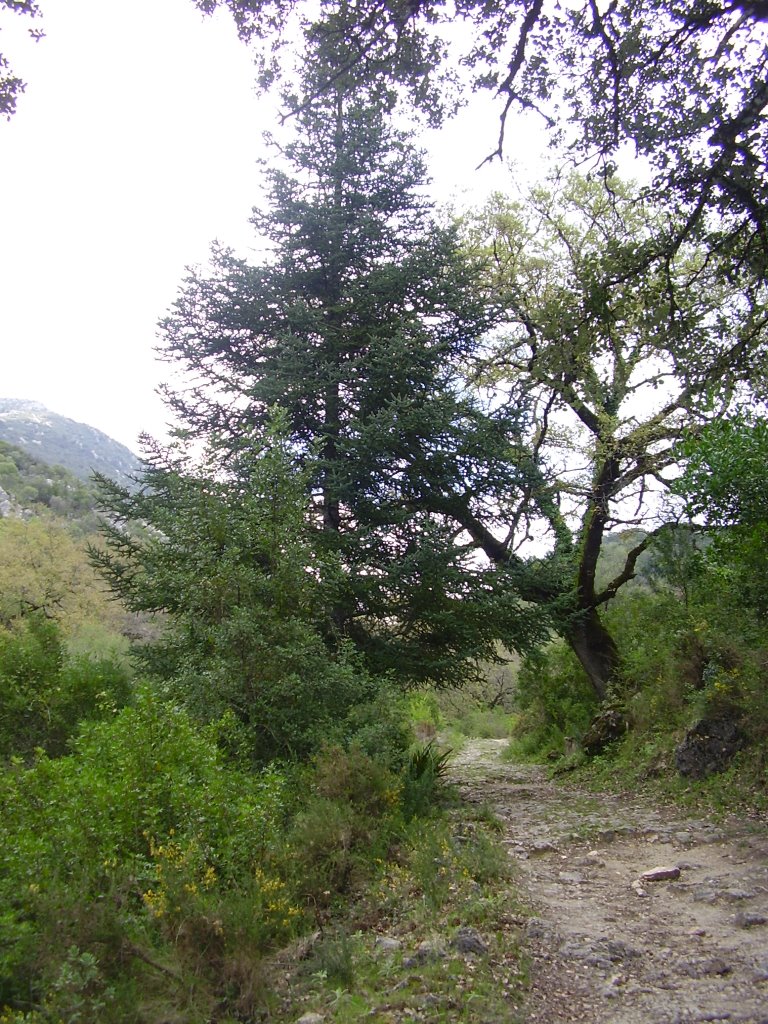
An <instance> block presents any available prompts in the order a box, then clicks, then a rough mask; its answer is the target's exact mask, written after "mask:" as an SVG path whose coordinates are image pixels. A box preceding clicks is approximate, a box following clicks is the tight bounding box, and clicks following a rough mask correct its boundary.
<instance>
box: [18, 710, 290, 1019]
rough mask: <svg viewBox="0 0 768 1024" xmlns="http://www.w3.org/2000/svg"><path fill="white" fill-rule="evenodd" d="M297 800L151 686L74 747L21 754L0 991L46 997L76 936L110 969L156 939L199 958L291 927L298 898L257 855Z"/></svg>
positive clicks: (22, 1002) (37, 999)
mask: <svg viewBox="0 0 768 1024" xmlns="http://www.w3.org/2000/svg"><path fill="white" fill-rule="evenodd" d="M284 814H285V793H284V783H283V780H282V778H281V776H279V775H278V774H276V773H275V772H270V771H264V772H261V773H245V772H242V771H237V770H235V769H234V768H232V767H231V766H228V765H227V764H226V762H225V761H224V759H223V756H222V754H221V753H220V752H219V750H218V748H217V746H216V744H215V742H214V740H213V739H212V738H211V737H209V736H207V735H206V734H205V733H202V732H201V731H200V730H199V729H196V728H195V726H194V725H193V724H192V722H191V721H190V719H189V718H188V716H187V715H186V714H185V713H183V712H182V711H180V710H179V709H177V708H174V707H173V706H171V705H169V704H167V703H164V702H162V701H160V700H159V699H158V698H157V697H156V696H154V695H153V694H152V693H151V692H149V691H147V690H142V691H141V692H140V693H139V695H138V697H137V701H136V704H135V706H133V707H128V708H124V709H123V710H122V711H120V712H119V713H118V714H116V715H115V716H114V717H113V718H112V719H111V720H110V721H107V722H100V723H93V724H90V725H88V727H87V728H85V729H84V730H83V732H82V734H81V735H80V736H79V737H78V738H77V739H76V740H75V741H74V743H73V751H72V754H71V755H69V756H66V757H61V758H59V759H56V760H52V759H49V758H48V757H46V756H45V755H41V756H40V757H39V759H38V760H37V762H36V763H35V764H34V765H32V766H31V767H27V768H25V767H23V766H22V765H21V764H16V765H14V766H13V767H12V768H11V769H9V770H8V771H7V772H6V773H5V775H4V776H3V777H2V780H1V782H0V868H1V869H2V870H0V878H1V879H2V880H1V881H0V902H1V903H2V905H3V906H4V907H5V908H6V910H5V912H4V913H3V915H2V917H1V918H0V930H1V933H2V934H1V936H0V1005H2V1004H8V1005H10V1006H17V1007H19V1008H24V1007H25V1006H29V1005H33V1006H35V1005H36V1006H38V1007H40V1006H43V1005H44V1004H45V1000H46V999H47V998H49V997H50V993H51V992H52V991H53V989H54V988H55V979H56V978H57V977H60V975H61V971H62V969H63V964H64V961H63V959H62V958H63V957H64V956H65V955H66V950H67V949H70V948H75V947H76V948H77V950H78V951H79V952H78V954H77V955H78V957H81V956H85V955H86V954H87V955H88V956H89V957H91V956H92V957H93V958H95V961H94V962H95V963H96V964H97V965H98V970H99V972H101V975H103V977H104V979H105V984H111V983H112V981H113V980H114V978H115V977H122V976H123V974H124V973H125V971H126V963H131V962H132V958H135V959H136V964H137V965H138V967H139V968H140V967H141V964H142V962H143V961H142V960H141V957H140V956H139V957H138V958H136V951H137V950H138V951H141V950H146V949H150V950H151V949H152V948H153V947H154V946H156V945H158V944H159V945H160V947H161V948H162V947H163V944H166V945H167V946H168V947H169V948H172V950H173V956H174V957H175V958H177V959H180V960H181V961H182V964H183V963H184V962H185V958H186V959H189V960H190V961H191V962H192V964H193V966H194V969H195V970H199V969H200V964H201V963H202V962H203V961H204V960H205V957H208V961H210V963H211V964H212V965H213V966H215V962H220V961H221V959H222V957H223V956H224V954H225V953H228V952H231V951H232V950H234V949H242V948H243V947H244V946H251V945H253V944H256V945H257V946H258V947H259V948H264V947H265V946H267V945H269V944H270V943H274V942H278V941H282V940H283V939H284V938H285V936H286V935H290V934H291V933H292V932H293V931H294V930H295V927H296V920H297V918H298V917H299V916H300V911H299V909H298V908H296V907H295V906H294V905H293V904H292V903H291V902H290V901H289V900H288V899H287V896H286V895H285V894H284V893H282V892H278V889H279V887H280V884H281V883H280V880H279V879H276V878H275V877H270V878H269V879H266V880H265V878H266V876H264V875H263V874H262V876H259V875H258V874H257V872H256V869H257V868H259V869H260V865H262V863H263V862H264V861H265V860H266V859H267V857H266V852H267V849H268V847H270V846H273V845H275V844H276V839H277V836H278V835H279V834H280V833H281V830H282V826H283V821H284ZM244 906H246V907H248V908H249V909H248V911H246V912H244ZM260 907H261V908H262V909H263V908H265V907H269V908H271V909H269V912H268V913H261V914H259V913H256V914H255V915H254V911H258V910H259V908H260ZM254 921H257V922H258V926H257V927H256V926H255V925H254V924H253V922H254ZM286 922H287V923H286ZM214 948H215V949H218V960H216V958H214V957H213V951H214ZM201 951H205V956H203V953H202V952H201ZM209 954H210V955H209ZM81 964H82V961H81ZM129 973H130V972H129ZM104 1012H105V1014H106V1010H105V1011H104ZM104 1019H105V1020H108V1019H109V1015H108V1014H107V1015H106V1016H105V1017H104Z"/></svg>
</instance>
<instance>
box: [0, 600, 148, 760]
mask: <svg viewBox="0 0 768 1024" xmlns="http://www.w3.org/2000/svg"><path fill="white" fill-rule="evenodd" d="M130 693H131V684H130V676H129V672H128V669H127V667H126V665H125V664H124V662H123V661H122V660H121V659H119V658H118V657H115V656H109V655H108V656H102V657H89V656H87V655H85V654H79V655H71V654H69V653H68V652H67V649H66V646H65V644H64V639H63V636H62V633H61V629H60V627H59V626H58V625H57V624H56V623H55V622H53V621H51V620H49V619H46V618H45V617H44V616H43V615H41V614H35V615H30V616H27V617H25V618H24V619H21V620H18V621H17V622H16V623H14V625H13V627H12V628H2V627H0V757H6V758H7V757H11V756H19V757H28V756H30V755H31V754H32V752H33V751H34V750H35V749H36V748H41V749H43V750H45V751H46V752H47V753H48V754H50V755H52V756H55V755H58V754H61V753H63V752H64V750H65V749H66V746H67V742H68V741H69V740H70V738H71V737H72V736H73V735H74V733H75V732H76V731H77V728H78V725H79V723H80V722H81V721H83V720H89V719H90V720H92V719H103V718H105V717H109V716H110V715H111V714H113V713H114V711H115V710H116V709H117V708H119V707H121V706H122V705H124V704H125V703H126V702H127V701H128V699H129V697H130Z"/></svg>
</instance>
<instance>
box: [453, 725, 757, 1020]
mask: <svg viewBox="0 0 768 1024" xmlns="http://www.w3.org/2000/svg"><path fill="white" fill-rule="evenodd" d="M504 745H505V743H504V741H499V740H476V741H473V742H471V743H470V744H468V745H467V746H466V747H465V748H464V749H463V750H462V751H460V752H459V753H458V754H457V755H456V757H455V758H454V760H453V768H452V772H453V778H454V781H456V783H457V784H458V785H459V787H460V790H461V792H462V795H463V797H464V799H465V800H466V801H468V802H471V803H477V804H487V805H488V807H490V808H491V810H492V811H493V812H494V813H495V815H496V816H497V817H498V818H499V819H500V821H501V822H502V823H503V829H504V832H503V840H504V842H505V844H506V845H507V846H508V849H509V852H510V855H511V857H512V858H513V859H514V860H515V861H516V862H517V865H518V872H517V879H518V881H517V884H518V886H519V889H520V893H521V898H522V899H523V900H524V901H525V903H526V906H527V908H528V910H529V912H530V913H531V914H532V915H533V916H532V917H531V918H530V919H529V920H528V924H527V926H526V931H527V946H528V950H529V953H530V956H531V988H530V992H529V995H528V999H527V1001H526V1008H525V1010H526V1017H525V1019H526V1020H527V1021H528V1022H530V1024H534V1022H546V1024H557V1022H560V1021H563V1022H566V1021H567V1022H569V1024H573V1022H578V1021H588V1022H589V1024H689V1022H691V1024H692V1022H699V1021H728V1022H731V1024H768V827H767V826H766V823H765V822H762V823H760V822H756V821H747V820H743V821H729V822H726V823H713V822H709V821H706V820H701V819H688V818H684V817H683V816H682V815H681V814H680V813H679V812H675V810H674V809H670V808H668V807H654V806H651V805H650V804H648V803H645V802H643V801H642V800H640V799H635V798H633V797H631V796H626V795H624V796H617V795H610V794H594V793H588V792H582V791H578V790H574V789H573V788H571V787H565V786H562V785H558V784H557V783H553V782H551V781H549V780H548V779H547V773H546V769H544V768H542V767H540V766H536V765H521V764H511V763H507V762H504V761H502V760H501V759H500V754H501V751H502V750H503V748H504ZM657 869H665V870H664V871H658V870H657ZM649 872H650V873H651V874H649ZM654 872H655V876H654V874H653V873H654Z"/></svg>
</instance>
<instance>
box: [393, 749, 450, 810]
mask: <svg viewBox="0 0 768 1024" xmlns="http://www.w3.org/2000/svg"><path fill="white" fill-rule="evenodd" d="M451 753H452V751H450V750H439V749H438V748H437V747H436V746H435V744H434V742H431V741H430V742H429V743H426V744H425V745H424V746H421V747H417V748H416V749H415V750H413V751H412V752H411V755H410V757H409V758H408V763H407V765H406V767H405V772H404V775H403V787H402V796H401V800H402V808H403V816H404V818H405V820H406V821H410V820H411V819H412V818H415V817H427V816H428V815H429V814H431V813H434V810H435V804H436V797H437V794H438V792H439V789H440V787H441V786H442V785H444V783H445V779H446V776H447V773H448V761H449V758H450V756H451Z"/></svg>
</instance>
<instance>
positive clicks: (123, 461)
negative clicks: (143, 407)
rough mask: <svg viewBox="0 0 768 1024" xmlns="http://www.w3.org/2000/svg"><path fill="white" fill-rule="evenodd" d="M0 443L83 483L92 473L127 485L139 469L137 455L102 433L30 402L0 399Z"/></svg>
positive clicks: (39, 403) (139, 464) (37, 403)
mask: <svg viewBox="0 0 768 1024" xmlns="http://www.w3.org/2000/svg"><path fill="white" fill-rule="evenodd" d="M0 440H2V441H6V442H7V443H8V444H11V445H15V446H16V447H18V448H21V449H22V450H23V451H26V452H28V453H29V454H30V455H33V456H34V457H35V458H36V459H39V460H41V461H42V462H47V463H49V464H51V465H54V466H63V467H64V468H65V469H68V470H69V471H70V472H71V473H73V474H74V475H75V476H77V477H78V478H79V479H80V480H84V481H89V480H90V479H91V476H92V474H93V472H94V471H96V472H99V473H101V474H103V475H104V476H108V477H110V478H111V479H112V480H116V481H118V483H121V484H129V483H130V482H131V477H132V476H133V475H134V474H135V473H136V472H137V471H138V470H140V469H141V459H140V458H139V456H138V455H136V454H135V453H134V452H132V451H131V450H130V448H127V447H126V446H125V445H123V444H120V442H119V441H115V440H114V438H111V437H110V436H109V435H108V434H105V433H104V431H102V430H99V429H98V428H97V427H92V426H90V425H89V424H87V423H81V422H79V421H78V420H73V419H70V418H69V417H67V416H62V415H60V414H59V413H56V412H53V411H52V410H51V409H49V408H48V407H47V406H45V405H43V404H42V403H41V402H36V401H33V400H31V399H24V398H0Z"/></svg>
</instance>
